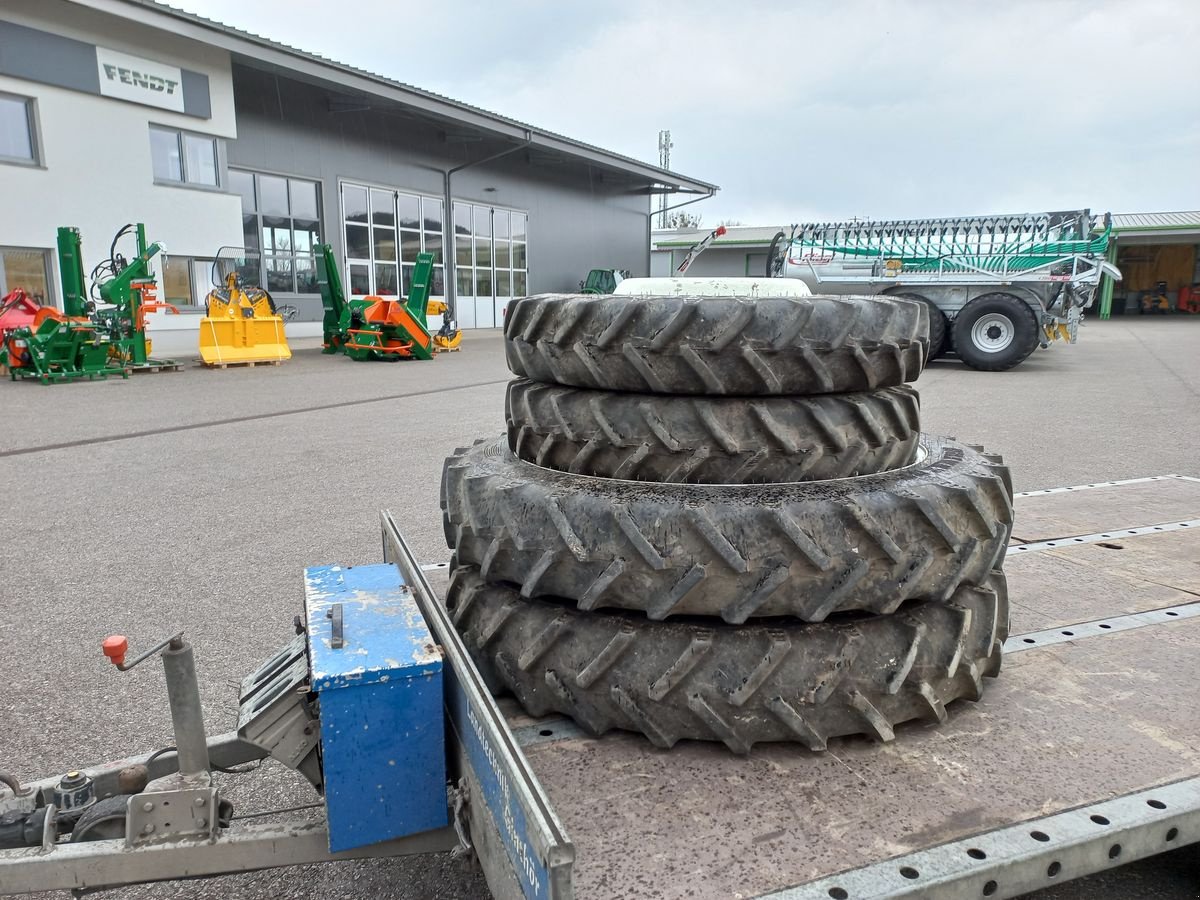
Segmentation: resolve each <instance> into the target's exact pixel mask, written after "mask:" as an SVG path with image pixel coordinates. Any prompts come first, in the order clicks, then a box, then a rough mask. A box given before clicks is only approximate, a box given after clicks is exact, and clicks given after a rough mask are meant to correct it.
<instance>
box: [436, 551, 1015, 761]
mask: <svg viewBox="0 0 1200 900" xmlns="http://www.w3.org/2000/svg"><path fill="white" fill-rule="evenodd" d="M446 605H447V608H448V610H449V611H450V615H451V617H452V619H453V620H454V622H455V625H456V627H457V628H458V630H459V631H460V632H461V633H462V635H463V638H464V643H465V644H466V646H467V649H468V652H470V653H471V655H472V657H473V659H474V660H475V661H476V663H477V665H479V667H480V668H481V670H483V671H486V672H487V673H488V675H489V680H490V681H492V682H493V684H492V686H493V688H494V689H495V688H502V689H506V690H508V691H509V692H511V693H512V694H513V695H515V696H516V698H517V700H518V701H519V702H520V703H521V704H522V706H524V708H525V709H526V711H527V712H529V713H530V715H533V716H545V715H548V714H550V713H561V714H563V715H567V716H570V717H571V718H573V719H574V720H575V721H576V722H578V723H579V724H580V725H581V726H583V727H584V728H585V729H586V730H588V731H590V732H591V733H593V734H603V733H604V732H606V731H609V730H611V729H614V728H615V729H623V730H626V731H634V732H640V733H641V734H644V735H645V736H646V737H647V738H649V739H650V741H651V742H653V743H654V744H656V745H658V746H660V747H670V746H672V745H673V744H675V743H676V742H677V741H680V740H684V739H693V740H704V741H721V742H723V743H724V744H725V745H726V746H727V747H729V748H730V749H731V750H733V751H734V752H736V753H747V752H749V750H750V748H751V747H752V746H753V745H754V744H756V743H759V742H761V741H793V742H799V743H802V744H804V745H805V746H807V747H809V748H810V749H812V750H824V749H826V745H827V742H828V741H829V740H831V739H833V738H836V737H839V736H843V735H852V734H866V735H868V736H870V737H872V738H874V739H875V740H879V741H889V740H891V739H892V737H893V733H894V732H893V729H894V728H895V726H896V725H898V724H899V723H902V722H905V721H909V720H912V719H925V720H927V721H944V720H945V718H946V716H947V712H946V706H947V704H949V703H951V701H953V700H955V699H958V698H968V699H972V700H977V699H979V698H980V696H981V694H982V691H983V677H984V676H994V675H996V674H997V672H998V671H999V669H1000V663H1001V655H1002V653H1001V644H1002V641H1003V638H1002V637H1001V635H1000V632H999V630H998V629H999V625H1000V623H1002V622H1007V619H1008V597H1007V589H1006V586H1005V583H1004V577H1003V575H1002V574H1001V573H999V572H992V573H989V574H987V575H986V576H985V578H984V579H983V581H982V584H981V585H979V586H974V585H964V586H962V587H960V588H959V589H958V590H957V591H956V592H955V593H954V595H953V596H952V597H951V598H950V600H949V601H948V602H944V603H943V602H936V601H928V602H923V603H915V604H911V605H908V606H906V607H905V608H904V610H903V611H902V612H900V613H898V614H895V615H888V616H870V617H863V618H857V619H854V620H852V621H844V622H839V623H837V624H834V623H822V624H815V625H814V624H803V623H799V622H795V621H786V620H783V621H776V622H773V623H772V624H770V625H769V626H768V625H741V626H731V625H724V624H721V623H716V624H712V623H704V622H698V621H696V620H689V621H686V622H646V621H645V620H644V619H642V618H641V617H638V616H633V615H628V614H619V613H617V614H612V613H581V612H579V611H577V610H574V609H571V608H569V607H567V606H564V605H562V604H561V603H555V602H545V601H539V600H528V599H525V598H522V597H521V596H520V595H519V594H518V592H517V591H516V590H515V589H514V588H512V587H510V586H506V585H498V584H488V583H486V582H485V581H484V580H483V579H482V578H481V577H480V575H479V572H478V570H476V569H474V568H470V567H463V568H459V569H457V570H455V571H454V572H453V574H452V576H451V581H450V587H449V590H448V592H447V596H446Z"/></svg>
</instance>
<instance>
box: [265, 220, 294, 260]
mask: <svg viewBox="0 0 1200 900" xmlns="http://www.w3.org/2000/svg"><path fill="white" fill-rule="evenodd" d="M291 224H292V223H291V220H289V219H287V218H286V217H281V216H263V219H262V249H263V252H264V253H288V252H290V251H291V250H292V228H291Z"/></svg>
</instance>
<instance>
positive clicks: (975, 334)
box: [971, 313, 1016, 353]
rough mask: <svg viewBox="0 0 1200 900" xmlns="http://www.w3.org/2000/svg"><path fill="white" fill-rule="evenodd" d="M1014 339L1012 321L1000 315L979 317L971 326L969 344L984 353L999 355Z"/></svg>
mask: <svg viewBox="0 0 1200 900" xmlns="http://www.w3.org/2000/svg"><path fill="white" fill-rule="evenodd" d="M1015 339H1016V329H1015V328H1014V327H1013V323H1012V319H1010V318H1009V317H1008V316H1006V315H1002V314H1001V313H987V314H986V315H983V316H980V317H979V318H978V319H977V320H976V321H975V324H974V325H972V326H971V343H972V344H974V345H975V346H976V347H977V348H978V349H980V350H982V351H983V352H984V353H999V352H1000V351H1001V350H1006V349H1008V347H1009V345H1010V344H1012V342H1013V341H1014V340H1015Z"/></svg>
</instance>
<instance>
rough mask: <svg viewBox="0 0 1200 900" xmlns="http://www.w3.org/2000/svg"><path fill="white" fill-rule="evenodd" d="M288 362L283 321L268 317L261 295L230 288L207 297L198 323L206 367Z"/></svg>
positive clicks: (266, 303) (288, 349) (268, 311)
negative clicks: (204, 311) (203, 315)
mask: <svg viewBox="0 0 1200 900" xmlns="http://www.w3.org/2000/svg"><path fill="white" fill-rule="evenodd" d="M291 358H292V351H291V348H290V347H288V342H287V335H286V334H285V333H284V330H283V319H282V318H281V317H279V316H277V315H274V314H272V312H271V307H270V300H269V299H268V298H267V295H266V292H265V291H259V292H256V294H254V295H248V294H247V293H246V292H245V291H242V290H240V289H238V288H237V287H235V286H233V285H232V284H231V285H230V286H229V290H228V292H221V291H214V292H213V293H211V294H209V295H208V315H206V316H205V317H204V318H203V319H201V320H200V359H201V361H202V362H203V363H204V364H205V365H206V366H228V365H239V364H243V365H244V364H248V363H265V362H273V363H278V362H282V361H283V360H285V359H291Z"/></svg>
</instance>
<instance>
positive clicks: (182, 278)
mask: <svg viewBox="0 0 1200 900" xmlns="http://www.w3.org/2000/svg"><path fill="white" fill-rule="evenodd" d="M191 262H192V261H191V259H189V258H188V257H186V256H168V257H166V258H165V259H164V260H163V263H162V295H163V299H164V300H166V302H167V303H174V304H175V305H176V306H191V305H192V304H193V303H195V299H194V295H193V294H192V265H191Z"/></svg>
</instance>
